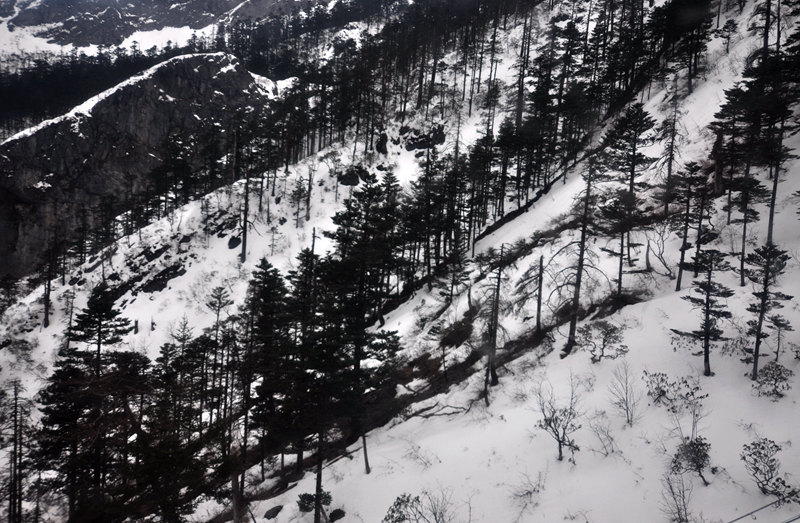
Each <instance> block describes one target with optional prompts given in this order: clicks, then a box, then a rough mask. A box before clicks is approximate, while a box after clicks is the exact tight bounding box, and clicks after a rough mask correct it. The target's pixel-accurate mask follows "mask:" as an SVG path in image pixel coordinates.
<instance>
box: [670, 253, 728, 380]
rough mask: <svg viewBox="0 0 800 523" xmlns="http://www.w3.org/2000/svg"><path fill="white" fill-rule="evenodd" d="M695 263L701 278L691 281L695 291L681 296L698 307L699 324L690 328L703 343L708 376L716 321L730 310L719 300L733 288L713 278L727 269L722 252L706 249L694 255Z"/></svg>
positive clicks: (717, 330)
mask: <svg viewBox="0 0 800 523" xmlns="http://www.w3.org/2000/svg"><path fill="white" fill-rule="evenodd" d="M694 264H695V266H696V267H698V268H699V270H700V271H701V272H702V273H703V276H704V277H703V279H700V280H695V281H694V282H693V283H692V286H693V287H694V289H693V291H694V293H695V294H696V295H698V296H699V297H698V296H694V295H687V296H682V298H683V299H684V300H686V301H688V302H689V303H691V304H692V308H694V309H700V311H701V320H700V328H699V329H697V330H694V331H692V333H691V335H692V337H693V338H695V339H696V340H698V342H699V343H700V344H701V345H702V347H703V374H704V375H705V376H711V375H712V373H711V359H710V355H711V344H712V343H713V342H715V341H718V340H720V339H722V330H721V329H720V328H719V321H720V320H722V319H726V318H730V317H731V313H730V311H728V310H727V309H726V308H725V305H724V304H723V303H722V302H721V301H720V300H723V299H725V298H729V297H731V296H733V291H732V290H730V289H729V288H728V287H726V286H725V285H722V284H721V283H718V282H716V281H714V279H713V278H714V275H715V273H717V272H721V271H727V270H730V268H731V266H730V264H729V263H728V262H727V261H726V260H725V255H724V254H722V253H721V252H720V251H717V250H714V249H708V250H705V251H702V252H701V253H700V255H699V256H695V258H694Z"/></svg>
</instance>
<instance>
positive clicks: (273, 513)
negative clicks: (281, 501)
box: [264, 505, 283, 519]
mask: <svg viewBox="0 0 800 523" xmlns="http://www.w3.org/2000/svg"><path fill="white" fill-rule="evenodd" d="M281 510H283V505H276V506H274V507H272V508H271V509H269V510H268V511H267V512H266V513H265V514H264V517H265V518H267V519H275V518H277V517H278V514H280V512H281Z"/></svg>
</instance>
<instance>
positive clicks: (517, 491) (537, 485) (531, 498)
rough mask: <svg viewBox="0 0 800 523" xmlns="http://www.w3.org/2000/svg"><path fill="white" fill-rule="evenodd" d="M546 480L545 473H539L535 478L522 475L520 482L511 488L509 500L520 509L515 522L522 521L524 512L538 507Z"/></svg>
mask: <svg viewBox="0 0 800 523" xmlns="http://www.w3.org/2000/svg"><path fill="white" fill-rule="evenodd" d="M546 480H547V472H546V471H545V472H542V471H539V473H538V474H537V475H536V478H531V477H530V476H529V475H528V474H523V475H522V478H521V481H520V482H519V483H518V484H516V485H513V486H512V487H511V499H512V500H514V502H515V503H516V504H517V505H519V507H520V510H519V514H518V515H517V521H522V519H523V515H524V514H525V513H526V512H528V511H529V510H532V509H534V508H536V507H537V506H539V494H541V492H542V491H543V490H544V486H545V482H546Z"/></svg>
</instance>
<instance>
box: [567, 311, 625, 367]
mask: <svg viewBox="0 0 800 523" xmlns="http://www.w3.org/2000/svg"><path fill="white" fill-rule="evenodd" d="M577 342H578V346H580V347H581V348H583V349H584V350H588V351H589V354H591V358H592V363H598V362H600V361H601V360H602V359H603V358H608V359H614V358H618V357H620V356H622V355H623V354H625V353H627V352H628V346H627V345H625V344H623V343H622V328H621V327H619V326H617V325H614V324H613V323H611V322H608V321H605V320H597V321H593V322H592V323H588V324H586V325H582V326H581V327H580V328H579V329H578V340H577Z"/></svg>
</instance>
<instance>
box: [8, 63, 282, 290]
mask: <svg viewBox="0 0 800 523" xmlns="http://www.w3.org/2000/svg"><path fill="white" fill-rule="evenodd" d="M275 94H277V93H276V92H275V91H274V86H272V87H270V86H267V85H265V84H263V83H258V82H257V81H256V80H255V78H254V77H253V76H252V75H251V74H250V73H249V72H247V71H246V70H245V69H243V68H242V67H241V66H240V65H239V63H238V61H237V60H236V58H234V57H232V56H229V55H224V54H221V53H219V54H201V55H189V56H180V57H177V58H173V59H171V60H168V61H166V62H164V63H162V64H159V65H157V66H155V67H153V68H151V69H149V70H148V71H146V72H145V73H143V74H141V75H138V76H135V77H133V78H131V79H130V80H128V81H126V82H125V83H123V84H121V85H119V86H117V87H114V88H112V89H110V90H108V91H105V92H103V93H101V94H99V95H97V96H95V97H93V98H91V99H90V100H88V101H86V102H85V103H84V104H82V105H80V106H79V107H76V108H75V109H74V110H73V111H71V112H70V113H69V114H67V115H64V116H62V117H59V118H56V119H53V120H48V121H45V122H43V123H42V124H40V125H38V126H37V127H35V128H32V129H28V130H26V131H23V132H21V133H18V134H16V135H14V136H12V137H11V138H9V139H7V140H6V141H4V142H3V143H2V144H0V173H2V174H0V180H1V181H0V216H2V219H0V244H2V245H3V249H4V250H5V252H6V253H7V257H6V261H5V263H4V264H3V267H2V272H3V273H4V274H12V275H15V276H20V275H23V274H25V273H27V272H29V270H30V268H31V267H33V266H36V265H38V264H40V263H41V262H42V261H43V253H44V252H45V251H46V250H47V249H48V248H49V246H50V245H51V244H52V243H53V242H54V241H61V240H63V239H65V238H68V237H70V235H71V234H72V231H73V230H75V228H77V227H78V226H79V225H80V224H81V220H88V224H89V226H90V227H91V226H92V225H91V224H92V223H96V220H97V217H96V216H93V215H94V214H95V213H93V212H92V210H93V209H94V208H96V207H97V206H98V205H99V204H100V203H101V201H103V199H104V198H107V197H109V196H112V195H113V197H114V198H115V200H116V203H115V209H116V210H117V212H119V211H121V210H126V209H127V208H129V207H130V206H131V204H132V202H133V201H134V200H135V199H136V198H137V197H139V196H141V195H142V194H143V193H145V192H146V191H148V190H152V189H149V186H150V185H152V184H153V183H154V182H153V180H152V179H151V173H152V171H153V169H154V168H155V167H157V166H159V165H161V164H162V163H163V161H164V158H163V155H164V151H165V143H166V142H167V139H168V138H169V139H170V140H173V141H181V140H189V139H190V138H191V137H199V136H201V135H203V134H207V133H209V132H212V131H217V132H218V133H219V131H220V130H222V129H229V128H230V127H231V124H232V122H233V121H234V120H233V119H234V117H235V116H236V115H237V114H242V115H248V114H249V115H251V116H249V117H252V115H253V114H254V111H255V108H257V107H261V106H263V105H264V104H265V103H266V102H267V101H268V100H269V99H270V98H271V97H273V96H275ZM195 139H197V138H195ZM221 139H222V138H221ZM199 161H200V160H199V159H198V158H195V159H194V163H195V165H196V164H197V162H199Z"/></svg>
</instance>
